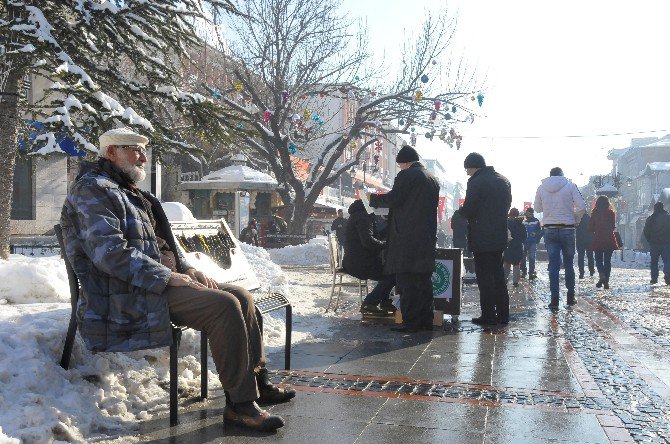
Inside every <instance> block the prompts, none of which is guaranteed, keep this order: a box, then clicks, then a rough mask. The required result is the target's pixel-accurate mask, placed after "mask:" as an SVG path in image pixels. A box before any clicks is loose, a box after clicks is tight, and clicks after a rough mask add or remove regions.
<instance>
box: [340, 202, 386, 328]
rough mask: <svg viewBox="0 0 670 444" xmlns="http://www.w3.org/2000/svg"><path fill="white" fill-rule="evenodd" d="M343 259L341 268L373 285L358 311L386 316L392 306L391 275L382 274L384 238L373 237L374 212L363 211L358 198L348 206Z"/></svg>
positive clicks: (375, 228) (374, 225)
mask: <svg viewBox="0 0 670 444" xmlns="http://www.w3.org/2000/svg"><path fill="white" fill-rule="evenodd" d="M343 236H344V259H342V268H344V270H345V271H346V272H347V273H348V274H350V275H352V276H354V277H357V278H358V279H372V280H375V281H377V285H375V288H373V289H372V291H371V292H370V294H368V295H367V296H366V297H365V299H364V300H363V305H361V313H363V314H364V315H375V316H386V315H387V314H388V311H389V309H390V308H391V307H392V305H393V304H392V303H391V300H390V295H391V290H392V289H393V287H394V286H395V275H393V274H390V275H385V274H384V264H383V261H382V251H383V250H384V248H386V241H385V240H382V239H380V238H379V237H377V227H376V221H375V216H374V215H372V214H368V213H367V211H365V206H363V202H361V201H360V200H355V201H354V202H353V203H352V204H351V205H350V206H349V220H348V222H347V223H346V224H345V226H344V234H343Z"/></svg>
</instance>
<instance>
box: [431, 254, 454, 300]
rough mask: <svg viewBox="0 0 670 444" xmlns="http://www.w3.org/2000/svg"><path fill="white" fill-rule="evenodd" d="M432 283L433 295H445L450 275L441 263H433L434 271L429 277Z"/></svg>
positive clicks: (449, 283)
mask: <svg viewBox="0 0 670 444" xmlns="http://www.w3.org/2000/svg"><path fill="white" fill-rule="evenodd" d="M431 280H432V281H433V295H435V296H437V295H440V294H442V293H445V292H446V291H447V290H448V289H449V285H451V273H449V269H448V268H447V266H446V265H445V264H444V262H442V261H435V271H434V272H433V275H432V276H431Z"/></svg>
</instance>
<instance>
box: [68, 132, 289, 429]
mask: <svg viewBox="0 0 670 444" xmlns="http://www.w3.org/2000/svg"><path fill="white" fill-rule="evenodd" d="M147 142H148V139H147V138H146V137H144V136H142V135H140V134H137V133H134V132H133V131H131V130H129V129H126V128H118V129H114V130H110V131H107V132H106V133H104V134H103V135H102V136H100V152H99V155H100V158H99V159H98V161H97V162H86V163H84V164H83V165H82V169H81V171H80V173H79V176H78V177H77V180H76V182H75V183H74V184H73V186H72V189H71V191H70V193H69V194H68V196H67V198H66V200H65V203H64V205H63V211H62V214H61V226H62V228H63V234H64V242H65V250H66V254H67V257H68V259H69V260H70V262H71V263H72V266H73V268H74V270H75V273H76V274H77V277H78V278H79V281H80V283H81V296H80V299H79V306H78V307H77V316H78V322H79V332H80V333H81V335H82V338H83V339H84V343H85V345H86V347H87V348H89V349H90V350H94V351H131V350H141V349H147V348H155V347H161V346H168V345H170V344H171V342H172V334H171V325H170V322H171V321H172V322H174V323H176V324H178V325H184V326H187V327H191V328H194V329H197V330H202V331H205V332H206V333H207V336H208V338H209V344H210V348H211V352H212V357H213V359H214V363H215V364H216V369H217V371H218V373H219V379H220V381H221V385H222V386H223V388H224V390H225V391H226V408H225V410H224V419H225V420H226V421H227V422H231V423H235V424H238V425H241V426H244V427H249V428H252V429H255V430H261V431H272V430H276V429H277V428H279V427H282V426H283V425H284V422H283V420H282V418H280V417H279V416H271V415H270V414H269V413H268V412H266V411H264V410H261V409H260V408H259V407H258V405H257V404H256V402H255V401H256V400H259V401H261V402H270V403H272V402H281V401H286V400H288V399H290V398H292V397H293V396H294V395H295V391H294V390H292V389H284V388H282V389H280V388H278V387H275V386H274V385H272V384H271V383H270V381H269V379H268V374H267V370H266V369H265V354H264V351H263V344H262V337H261V333H260V329H259V326H258V320H257V319H256V312H255V306H254V302H253V299H252V296H251V293H249V292H248V291H247V290H245V289H243V288H240V287H234V286H225V287H223V286H219V285H218V284H217V283H216V282H214V281H213V280H212V279H210V278H208V277H207V276H205V275H204V274H203V273H202V272H200V271H196V270H195V269H194V268H192V267H190V266H189V264H187V263H186V261H185V260H184V258H183V256H182V255H181V254H180V250H179V249H178V248H177V246H176V242H175V239H174V236H173V234H172V231H171V229H170V224H169V222H168V220H167V217H166V215H165V212H164V211H163V209H162V206H161V204H160V202H159V201H158V200H157V199H156V198H155V197H154V196H153V195H151V194H150V193H146V192H144V191H141V190H139V189H138V188H137V187H136V185H135V184H136V183H138V182H141V181H142V180H143V179H144V178H145V174H146V173H145V171H144V165H145V163H146V161H147V157H146V148H145V146H146V144H147Z"/></svg>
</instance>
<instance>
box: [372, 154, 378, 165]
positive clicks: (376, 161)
mask: <svg viewBox="0 0 670 444" xmlns="http://www.w3.org/2000/svg"><path fill="white" fill-rule="evenodd" d="M372 159H373V160H374V161H375V165H377V164H378V163H379V154H375V155H374V156H373V157H372Z"/></svg>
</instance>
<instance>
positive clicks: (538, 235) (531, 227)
mask: <svg viewBox="0 0 670 444" xmlns="http://www.w3.org/2000/svg"><path fill="white" fill-rule="evenodd" d="M525 216H526V218H525V220H524V221H523V225H524V227H525V228H526V241H525V242H524V243H523V259H522V260H521V275H522V276H525V274H526V259H527V260H528V279H531V280H532V279H535V278H537V273H535V258H536V256H537V244H538V243H540V239H542V236H543V235H544V230H542V225H541V224H540V221H539V220H537V218H536V217H535V210H533V209H532V208H531V207H528V208H526V212H525Z"/></svg>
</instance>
